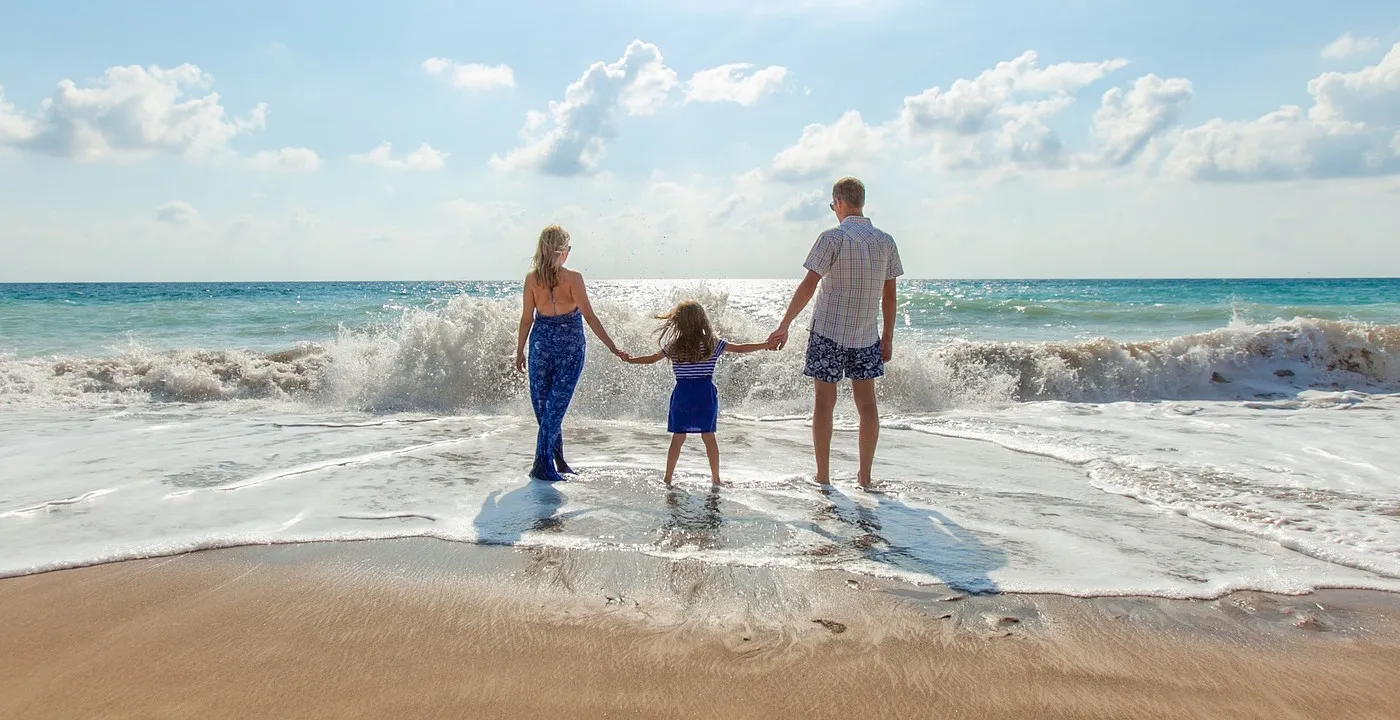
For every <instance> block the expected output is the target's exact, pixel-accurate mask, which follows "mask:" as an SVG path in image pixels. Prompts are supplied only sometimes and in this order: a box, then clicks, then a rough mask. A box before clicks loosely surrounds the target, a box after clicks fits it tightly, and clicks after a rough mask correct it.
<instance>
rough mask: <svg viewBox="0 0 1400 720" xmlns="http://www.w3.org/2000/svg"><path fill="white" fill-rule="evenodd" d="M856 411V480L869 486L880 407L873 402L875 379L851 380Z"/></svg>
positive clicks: (878, 428) (864, 486)
mask: <svg viewBox="0 0 1400 720" xmlns="http://www.w3.org/2000/svg"><path fill="white" fill-rule="evenodd" d="M851 394H852V395H854V396H855V401H856V412H858V413H859V414H860V472H859V473H857V474H856V482H857V483H860V486H861V487H863V488H868V487H870V477H871V476H870V469H871V466H873V465H874V464H875V445H876V443H878V442H879V441H880V409H879V407H877V406H876V404H875V380H873V379H871V380H853V381H851Z"/></svg>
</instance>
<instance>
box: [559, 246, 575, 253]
mask: <svg viewBox="0 0 1400 720" xmlns="http://www.w3.org/2000/svg"><path fill="white" fill-rule="evenodd" d="M573 249H574V246H573V245H565V246H564V247H562V248H559V254H560V255H563V254H564V253H566V252H568V251H570V250H573Z"/></svg>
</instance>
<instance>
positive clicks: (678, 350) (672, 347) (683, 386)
mask: <svg viewBox="0 0 1400 720" xmlns="http://www.w3.org/2000/svg"><path fill="white" fill-rule="evenodd" d="M656 319H658V320H665V321H666V324H665V325H662V326H661V329H660V330H658V331H657V335H658V336H659V344H660V345H661V351H660V352H658V353H655V354H652V355H647V356H646V357H636V358H634V357H627V356H626V355H624V356H623V358H622V359H624V360H626V361H627V362H630V363H633V364H635V365H650V364H651V363H654V362H657V361H658V360H660V359H661V358H666V359H668V360H670V361H671V369H672V370H673V371H674V372H675V374H676V389H675V390H672V391H671V414H670V418H669V419H668V420H667V422H666V429H667V431H668V432H670V433H672V435H671V449H670V451H669V452H667V453H666V479H665V482H666V485H667V486H668V487H669V486H670V484H671V477H672V476H673V475H674V474H675V472H676V460H677V459H679V458H680V456H681V446H682V445H684V444H685V436H686V435H688V434H690V433H700V439H701V440H702V441H703V442H704V443H705V454H706V455H708V456H709V458H710V481H711V482H712V483H714V484H715V485H721V484H722V483H721V482H720V481H719V446H718V445H716V444H715V423H716V422H717V421H718V419H719V392H718V391H717V390H716V389H715V383H714V374H715V363H716V362H718V361H719V356H720V355H722V354H724V353H725V352H732V353H750V352H754V351H755V350H764V349H767V348H768V344H767V343H748V344H744V345H730V344H729V343H727V342H725V341H724V340H721V339H719V338H717V337H715V331H714V330H713V329H712V328H711V327H710V318H709V317H707V316H706V315H705V308H703V307H701V306H700V303H698V302H695V301H694V300H686V301H683V302H682V303H681V304H679V305H677V306H676V308H675V309H674V310H672V311H671V312H669V313H667V314H665V315H659V316H657V318H656Z"/></svg>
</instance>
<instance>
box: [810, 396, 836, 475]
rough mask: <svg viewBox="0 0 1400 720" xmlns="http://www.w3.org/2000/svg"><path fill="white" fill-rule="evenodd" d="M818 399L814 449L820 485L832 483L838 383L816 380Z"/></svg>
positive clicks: (814, 424)
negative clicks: (834, 417) (833, 436)
mask: <svg viewBox="0 0 1400 720" xmlns="http://www.w3.org/2000/svg"><path fill="white" fill-rule="evenodd" d="M813 383H815V385H816V401H815V402H814V403H813V404H812V451H813V452H814V453H815V454H816V456H817V476H816V478H814V480H815V481H816V483H817V484H818V485H829V484H831V423H832V420H831V416H832V413H833V412H835V410H836V384H835V383H829V382H822V381H821V380H814V381H813Z"/></svg>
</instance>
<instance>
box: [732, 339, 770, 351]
mask: <svg viewBox="0 0 1400 720" xmlns="http://www.w3.org/2000/svg"><path fill="white" fill-rule="evenodd" d="M768 347H769V346H768V343H766V342H761V343H730V344H728V345H725V346H724V351H725V352H727V353H751V352H757V351H759V350H767V349H768Z"/></svg>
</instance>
